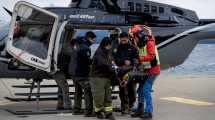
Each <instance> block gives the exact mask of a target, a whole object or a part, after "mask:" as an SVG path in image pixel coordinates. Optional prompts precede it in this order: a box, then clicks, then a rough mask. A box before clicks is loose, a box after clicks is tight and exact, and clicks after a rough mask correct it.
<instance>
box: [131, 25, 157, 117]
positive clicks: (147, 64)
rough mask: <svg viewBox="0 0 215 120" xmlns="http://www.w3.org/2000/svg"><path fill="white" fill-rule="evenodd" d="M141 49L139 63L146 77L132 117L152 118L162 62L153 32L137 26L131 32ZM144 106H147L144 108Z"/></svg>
mask: <svg viewBox="0 0 215 120" xmlns="http://www.w3.org/2000/svg"><path fill="white" fill-rule="evenodd" d="M129 32H130V33H131V34H132V36H133V39H134V42H135V43H136V45H137V48H138V49H139V62H140V63H141V65H142V66H144V71H146V73H147V74H146V75H144V76H143V78H142V80H141V82H140V85H139V89H138V96H139V99H138V107H137V109H136V111H135V112H134V113H132V114H131V116H132V117H141V118H152V115H153V114H152V113H153V103H152V96H151V91H152V86H153V83H154V81H155V79H156V78H157V76H158V75H159V74H160V60H159V56H158V51H157V47H156V43H155V39H154V37H153V36H152V31H151V29H150V28H149V27H147V26H141V25H135V26H134V27H133V28H131V29H130V30H129ZM144 104H145V105H146V106H145V108H144Z"/></svg>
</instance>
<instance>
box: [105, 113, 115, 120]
mask: <svg viewBox="0 0 215 120" xmlns="http://www.w3.org/2000/svg"><path fill="white" fill-rule="evenodd" d="M105 118H106V119H109V120H116V118H115V117H114V115H113V113H112V112H111V113H107V114H106V116H105Z"/></svg>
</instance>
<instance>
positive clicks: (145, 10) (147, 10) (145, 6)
mask: <svg viewBox="0 0 215 120" xmlns="http://www.w3.org/2000/svg"><path fill="white" fill-rule="evenodd" d="M149 11H150V9H149V5H147V4H146V5H144V12H145V13H149Z"/></svg>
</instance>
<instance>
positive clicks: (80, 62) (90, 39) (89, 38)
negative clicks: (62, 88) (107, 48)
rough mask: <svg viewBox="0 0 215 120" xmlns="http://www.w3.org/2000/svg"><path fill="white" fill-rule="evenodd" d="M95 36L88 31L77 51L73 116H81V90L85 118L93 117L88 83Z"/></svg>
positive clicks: (91, 98)
mask: <svg viewBox="0 0 215 120" xmlns="http://www.w3.org/2000/svg"><path fill="white" fill-rule="evenodd" d="M95 38H96V35H95V34H94V33H93V32H92V31H89V32H87V33H86V35H85V37H84V41H83V43H82V44H81V45H80V46H79V49H78V51H77V67H76V70H75V78H74V85H75V100H74V111H73V112H74V115H78V114H81V113H82V112H81V105H82V104H81V103H82V90H83V91H84V101H85V116H86V117H91V116H93V97H92V92H91V87H90V83H89V73H90V65H91V64H92V59H91V58H90V57H91V49H90V46H91V45H92V44H93V43H94V41H95Z"/></svg>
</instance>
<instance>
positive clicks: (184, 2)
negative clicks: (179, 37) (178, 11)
mask: <svg viewBox="0 0 215 120" xmlns="http://www.w3.org/2000/svg"><path fill="white" fill-rule="evenodd" d="M17 1H19V0H0V15H1V16H0V20H5V21H9V20H10V16H8V15H7V13H5V11H4V10H3V9H2V7H3V6H5V7H6V8H8V9H10V10H12V8H13V6H14V4H15V2H17ZM25 1H28V2H31V3H33V4H35V5H38V6H40V7H44V6H68V4H69V2H70V0H25ZM153 1H156V2H161V3H165V4H170V5H175V6H179V7H183V8H187V9H191V10H194V11H196V12H197V14H198V16H199V17H200V18H211V19H215V0H153Z"/></svg>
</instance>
